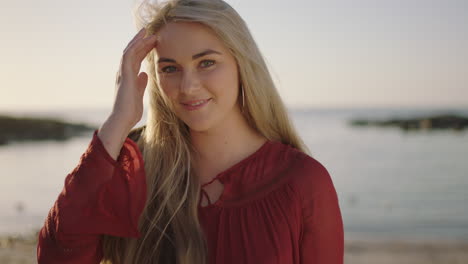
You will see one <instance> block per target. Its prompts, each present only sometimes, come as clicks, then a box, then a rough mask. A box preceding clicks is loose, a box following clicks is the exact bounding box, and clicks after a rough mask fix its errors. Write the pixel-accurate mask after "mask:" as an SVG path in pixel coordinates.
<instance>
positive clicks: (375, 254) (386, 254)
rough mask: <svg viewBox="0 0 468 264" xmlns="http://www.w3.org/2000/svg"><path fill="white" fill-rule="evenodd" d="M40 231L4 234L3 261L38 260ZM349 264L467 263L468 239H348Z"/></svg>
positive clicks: (23, 263)
mask: <svg viewBox="0 0 468 264" xmlns="http://www.w3.org/2000/svg"><path fill="white" fill-rule="evenodd" d="M36 237H37V234H31V235H29V236H0V263H2V264H29V263H37V260H36V245H37V240H36ZM345 263H346V264H394V263H398V264H419V263H421V264H466V263H468V242H459V241H412V242H409V241H378V242H377V241H373V242H371V241H346V242H345Z"/></svg>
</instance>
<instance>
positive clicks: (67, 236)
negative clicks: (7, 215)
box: [37, 130, 146, 263]
mask: <svg viewBox="0 0 468 264" xmlns="http://www.w3.org/2000/svg"><path fill="white" fill-rule="evenodd" d="M145 202H146V176H145V171H144V162H143V158H142V155H141V152H140V151H139V149H138V146H137V145H136V143H135V142H134V141H132V140H131V139H130V138H126V140H125V142H124V144H123V147H122V149H121V152H120V154H119V157H118V159H117V161H116V160H114V159H112V157H111V156H110V155H109V153H108V152H107V151H106V149H105V148H104V146H103V144H102V142H101V140H100V139H99V137H98V136H97V130H96V131H94V134H93V138H92V140H91V142H90V144H89V146H88V148H87V150H86V151H85V153H84V154H83V155H82V156H81V158H80V161H79V163H78V165H77V166H76V167H75V169H74V170H73V171H72V172H71V173H70V174H69V175H67V177H66V179H65V184H64V188H63V190H62V192H61V193H60V194H59V196H58V198H57V200H56V202H55V204H54V206H53V207H52V208H51V210H50V211H49V214H48V216H47V219H46V221H45V224H44V226H43V228H42V229H41V231H40V233H39V238H38V240H39V242H38V247H37V256H38V262H39V263H99V262H100V260H101V258H102V250H101V246H100V239H101V235H103V234H107V235H112V236H120V237H140V235H141V234H140V232H139V230H138V219H139V217H140V215H141V213H142V211H143V209H144V206H145Z"/></svg>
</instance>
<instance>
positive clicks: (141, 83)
mask: <svg viewBox="0 0 468 264" xmlns="http://www.w3.org/2000/svg"><path fill="white" fill-rule="evenodd" d="M137 83H138V89H139V90H141V91H144V90H145V88H146V85H147V84H148V74H146V72H140V74H138V80H137Z"/></svg>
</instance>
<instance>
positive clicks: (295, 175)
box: [38, 131, 344, 264]
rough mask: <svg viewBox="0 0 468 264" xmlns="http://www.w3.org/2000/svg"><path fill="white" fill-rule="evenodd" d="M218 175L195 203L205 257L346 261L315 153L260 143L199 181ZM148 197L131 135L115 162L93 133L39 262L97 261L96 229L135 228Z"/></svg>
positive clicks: (249, 262) (128, 232)
mask: <svg viewBox="0 0 468 264" xmlns="http://www.w3.org/2000/svg"><path fill="white" fill-rule="evenodd" d="M216 180H219V181H220V182H221V183H222V184H223V185H224V190H223V193H222V194H221V196H220V198H219V199H218V201H213V203H210V204H209V205H208V206H205V207H202V206H201V205H200V204H199V207H198V212H199V219H200V223H201V225H202V228H203V231H204V233H205V235H206V238H207V242H208V258H209V264H214V263H223V264H231V263H232V264H234V263H236V264H237V263H245V264H259V263H268V264H275V263H277V264H280V263H281V264H305V263H307V264H342V263H343V256H344V232H343V222H342V217H341V212H340V207H339V202H338V195H337V193H336V191H335V188H334V185H333V181H332V179H331V177H330V175H329V173H328V171H327V170H326V168H325V167H324V166H323V165H322V164H321V163H320V162H318V161H317V160H315V159H314V158H312V157H310V156H308V155H306V154H304V153H302V152H300V151H298V150H296V149H294V148H292V147H290V146H288V145H285V144H282V143H280V142H274V141H267V142H266V143H265V144H264V145H263V146H261V147H260V148H259V149H258V150H257V151H256V152H255V153H253V154H252V155H250V156H249V157H247V158H245V159H243V160H242V161H240V162H239V163H237V164H235V165H234V166H232V167H231V168H229V169H227V170H225V171H223V172H222V173H220V174H219V175H217V176H216V177H215V178H214V179H213V180H212V181H211V182H209V183H207V184H205V185H204V186H203V187H206V186H207V185H209V184H211V183H213V182H215V181H216ZM203 194H205V195H206V192H202V195H203ZM145 201H146V182H145V172H144V166H143V159H142V156H141V153H140V151H139V149H138V147H137V145H136V144H135V142H133V141H132V140H131V139H129V138H127V139H126V141H125V143H124V146H123V148H122V151H121V153H120V155H119V158H118V160H117V161H115V160H113V159H112V158H111V157H110V155H109V154H108V153H107V151H106V150H105V148H104V146H103V145H102V142H101V141H100V140H99V138H98V137H97V131H95V133H94V136H93V139H92V141H91V143H90V145H89V147H88V149H87V151H86V152H85V153H84V154H83V156H82V157H81V159H80V163H79V165H78V166H77V167H76V168H75V169H74V170H73V171H72V173H70V174H69V175H68V176H67V178H66V180H65V186H64V189H63V191H62V192H61V193H60V195H59V197H58V199H57V201H56V203H55V204H54V206H53V207H52V209H51V210H50V212H49V215H48V217H47V219H46V222H45V224H44V227H43V228H42V230H41V232H40V234H39V244H38V260H39V263H99V262H100V260H101V258H102V250H101V245H100V235H102V234H109V235H114V236H122V237H139V236H140V233H139V231H138V228H137V227H138V225H137V223H138V218H139V216H140V214H141V213H142V210H143V208H144V205H145Z"/></svg>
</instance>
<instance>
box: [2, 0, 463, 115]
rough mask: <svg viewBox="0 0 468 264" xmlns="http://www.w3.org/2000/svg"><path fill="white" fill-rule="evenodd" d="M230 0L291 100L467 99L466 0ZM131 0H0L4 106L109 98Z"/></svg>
mask: <svg viewBox="0 0 468 264" xmlns="http://www.w3.org/2000/svg"><path fill="white" fill-rule="evenodd" d="M227 2H228V3H229V4H231V5H232V6H233V7H234V8H235V9H236V10H237V11H238V13H239V14H240V15H241V16H242V17H243V18H244V20H245V21H246V22H247V24H248V26H249V28H250V30H251V32H252V34H253V36H254V38H255V40H256V41H257V44H258V45H259V47H260V49H261V51H262V53H263V55H264V57H265V58H266V60H267V63H268V65H269V68H270V71H271V73H272V75H273V78H274V80H275V82H276V84H277V87H278V90H279V92H280V94H281V96H282V98H283V100H284V102H285V103H286V105H288V106H291V107H447V106H449V107H450V106H456V107H460V106H462V107H468V1H465V0H459V1H458V0H445V1H438V0H437V1H436V0H404V1H403V0H379V1H376V0H353V1H350V0H342V1H338V0H322V1H318V0H288V1H284V0H283V1H279V0H249V1H246V0H228V1H227ZM134 4H135V2H134V0H112V1H111V0H100V1H95V0H80V1H59V0H41V1H37V0H23V1H5V0H0V36H1V41H0V81H1V84H0V110H2V109H7V110H25V109H28V110H34V109H62V108H80V107H82V108H103V107H110V106H111V105H112V102H113V100H114V89H115V76H116V73H117V70H118V67H119V63H120V59H121V55H122V51H123V50H124V48H125V47H126V45H127V44H128V42H129V41H130V39H131V38H133V36H134V34H135V33H136V27H135V25H134V22H133V18H132V13H131V10H132V7H133V6H134ZM142 70H145V69H144V68H142ZM147 101H148V98H147V96H145V102H147Z"/></svg>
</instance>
